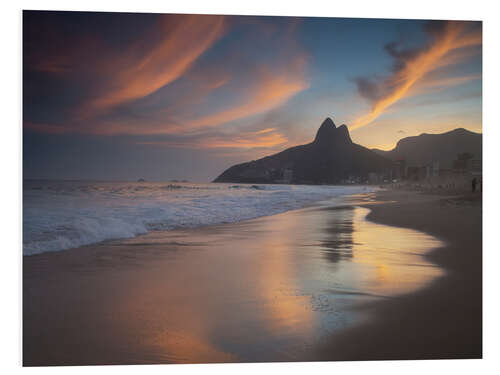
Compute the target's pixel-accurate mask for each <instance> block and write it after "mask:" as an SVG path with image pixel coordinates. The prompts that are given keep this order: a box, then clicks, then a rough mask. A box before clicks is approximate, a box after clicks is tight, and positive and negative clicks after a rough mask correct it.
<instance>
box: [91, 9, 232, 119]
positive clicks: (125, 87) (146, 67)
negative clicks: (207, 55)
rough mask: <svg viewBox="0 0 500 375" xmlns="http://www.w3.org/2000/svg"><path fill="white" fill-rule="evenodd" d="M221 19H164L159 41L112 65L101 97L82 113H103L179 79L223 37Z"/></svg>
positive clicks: (137, 47)
mask: <svg viewBox="0 0 500 375" xmlns="http://www.w3.org/2000/svg"><path fill="white" fill-rule="evenodd" d="M224 31H225V27H224V17H223V16H197V15H186V16H183V17H182V18H181V19H176V22H175V26H174V27H172V19H171V17H168V16H167V17H163V18H161V19H160V22H159V23H158V25H157V26H156V29H155V34H157V35H161V36H162V37H161V38H160V39H159V40H158V41H157V43H156V45H154V46H153V47H152V48H151V49H150V50H149V51H146V52H144V51H143V50H142V46H140V45H138V44H136V45H133V46H132V47H131V48H130V50H128V51H126V52H125V53H124V55H123V56H120V57H119V58H118V59H115V61H114V73H113V76H112V77H111V79H110V81H109V82H108V83H107V87H105V88H103V89H102V94H100V95H98V96H97V97H96V98H94V99H92V100H91V101H90V102H89V103H87V105H86V106H85V108H84V110H85V111H89V110H102V109H107V108H110V107H113V106H116V105H119V104H122V103H126V102H129V101H132V100H136V99H140V98H143V97H145V96H147V95H150V94H151V93H153V92H155V91H157V90H158V89H160V88H161V87H163V86H165V85H168V84H169V83H171V82H173V81H175V80H177V79H178V78H179V77H181V76H182V75H183V74H184V73H185V72H186V71H187V70H188V69H189V68H190V67H191V66H192V65H193V63H194V62H195V61H196V60H197V59H198V58H199V57H200V56H201V55H202V54H203V53H204V52H205V51H206V50H207V49H209V48H210V47H211V46H212V45H213V44H214V43H215V42H216V41H217V40H218V39H219V38H220V37H221V36H222V35H223V33H224Z"/></svg>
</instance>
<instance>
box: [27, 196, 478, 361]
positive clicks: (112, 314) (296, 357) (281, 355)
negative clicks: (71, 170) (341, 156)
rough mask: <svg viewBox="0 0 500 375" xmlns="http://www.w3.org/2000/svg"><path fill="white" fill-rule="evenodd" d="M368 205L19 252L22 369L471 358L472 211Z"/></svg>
mask: <svg viewBox="0 0 500 375" xmlns="http://www.w3.org/2000/svg"><path fill="white" fill-rule="evenodd" d="M379 200H381V201H385V203H383V204H375V203H376V202H374V201H373V197H370V196H366V197H354V198H353V200H352V202H350V204H349V205H345V206H342V207H329V206H328V205H322V206H317V207H310V208H307V209H303V210H297V211H290V212H287V213H284V214H280V215H274V216H270V217H264V218H259V219H255V220H249V221H246V222H241V223H237V224H225V225H220V226H212V227H205V228H198V229H192V230H182V231H181V230H179V231H171V232H154V233H150V234H148V235H145V236H140V237H137V238H134V239H130V240H123V241H115V242H108V243H105V244H99V245H95V246H87V247H83V248H79V249H73V250H68V251H62V252H58V253H46V254H40V255H36V256H29V257H24V259H23V363H24V365H25V366H33V365H34V366H37V365H89V364H134V363H208V362H255V361H257V362H265V361H309V360H349V359H351V360H362V359H382V358H383V359H396V358H404V359H416V358H457V357H458V358H462V357H466V358H471V357H474V358H475V357H478V356H480V355H481V343H480V340H481V331H480V330H481V246H480V245H481V221H480V220H481V211H480V206H478V203H477V202H475V201H472V202H471V203H469V202H468V201H463V200H458V201H454V200H450V201H446V200H445V201H443V197H436V196H430V195H426V196H424V195H417V194H416V193H413V192H412V193H405V192H382V193H378V194H377V197H376V201H379ZM392 200H396V201H397V202H396V203H394V202H389V201H392ZM457 202H459V203H457ZM460 202H466V203H465V204H462V203H460ZM363 205H365V206H367V207H370V209H372V212H371V213H370V214H369V215H368V218H369V219H370V220H369V221H367V220H366V219H365V218H364V216H365V215H366V213H367V212H368V210H367V209H366V208H358V207H359V206H363ZM478 220H479V221H478ZM377 223H378V224H377ZM382 224H384V225H382ZM385 224H389V225H393V226H386V225H385ZM394 225H398V226H399V227H404V228H407V229H402V228H397V227H394ZM415 229H416V230H417V231H416V230H415ZM420 231H422V232H426V233H429V234H431V235H433V236H436V237H438V238H439V239H442V240H443V241H446V243H445V244H444V243H442V242H440V241H439V240H437V239H436V238H435V237H431V236H429V235H426V234H424V233H422V232H420ZM431 248H438V249H437V250H436V251H433V252H432V253H429V254H428V255H426V256H425V257H424V256H423V254H425V253H427V252H428V251H429V249H431ZM436 264H438V265H439V266H440V267H437V266H436ZM443 270H445V271H443Z"/></svg>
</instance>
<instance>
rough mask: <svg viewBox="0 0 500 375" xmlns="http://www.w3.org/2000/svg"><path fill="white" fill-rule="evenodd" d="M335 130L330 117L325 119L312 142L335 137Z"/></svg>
mask: <svg viewBox="0 0 500 375" xmlns="http://www.w3.org/2000/svg"><path fill="white" fill-rule="evenodd" d="M335 130H337V127H336V126H335V123H334V122H333V120H332V119H331V118H330V117H327V118H326V119H325V121H323V123H322V124H321V126H320V127H319V129H318V132H317V133H316V138H314V142H319V141H320V140H326V139H331V138H333V137H334V136H335Z"/></svg>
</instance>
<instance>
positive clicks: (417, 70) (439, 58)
mask: <svg viewBox="0 0 500 375" xmlns="http://www.w3.org/2000/svg"><path fill="white" fill-rule="evenodd" d="M466 26H467V24H466V23H465V22H459V21H448V22H446V23H445V24H444V29H443V30H442V32H441V34H440V35H438V36H436V38H435V39H434V41H433V43H432V44H431V45H430V46H429V47H428V48H427V49H425V50H423V51H421V52H420V53H418V54H416V55H414V56H412V57H410V58H403V59H401V60H402V61H399V62H400V63H402V67H401V68H400V69H398V70H397V71H396V72H395V73H394V74H393V75H392V76H391V77H390V78H389V79H388V80H386V81H385V82H384V84H383V86H384V87H383V89H385V90H384V91H385V92H384V95H382V96H381V97H378V98H376V99H375V100H374V102H373V104H372V108H371V111H370V112H369V113H367V114H365V115H363V116H360V117H358V118H356V119H355V120H354V122H353V123H352V124H351V126H350V129H351V130H353V129H357V128H360V127H363V126H366V125H368V124H370V123H371V122H373V121H374V120H375V119H377V118H378V117H379V116H380V115H382V114H383V113H384V112H385V111H386V110H387V109H388V108H389V107H390V106H392V105H393V104H395V103H397V102H398V101H399V100H401V99H403V98H405V97H407V96H408V95H409V94H410V93H411V89H412V88H414V87H415V85H416V84H417V83H418V82H419V81H421V80H422V79H423V78H424V77H425V76H426V75H427V74H428V73H430V72H432V71H434V70H436V69H437V68H441V67H443V66H448V65H451V64H456V63H458V62H460V61H462V60H463V59H464V57H468V56H470V51H466V52H465V53H463V52H462V53H461V51H459V50H460V49H462V48H465V47H471V46H476V45H480V44H481V43H482V33H481V32H480V31H475V32H471V33H467V27H466ZM399 57H401V56H396V58H399Z"/></svg>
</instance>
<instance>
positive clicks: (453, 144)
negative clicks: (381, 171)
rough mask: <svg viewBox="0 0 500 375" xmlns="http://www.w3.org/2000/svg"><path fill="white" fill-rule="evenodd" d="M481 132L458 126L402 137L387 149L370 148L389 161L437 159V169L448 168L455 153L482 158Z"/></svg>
mask: <svg viewBox="0 0 500 375" xmlns="http://www.w3.org/2000/svg"><path fill="white" fill-rule="evenodd" d="M482 138H483V137H482V134H480V133H473V132H471V131H468V130H465V129H463V128H458V129H455V130H452V131H449V132H446V133H441V134H426V133H424V134H421V135H419V136H416V137H406V138H403V139H401V140H399V142H398V143H397V145H396V147H395V148H394V149H392V150H390V151H383V150H377V149H373V151H374V152H376V153H377V154H379V155H381V156H384V157H386V158H388V159H391V160H400V159H404V160H406V164H407V165H408V166H422V165H426V164H429V163H430V162H432V161H433V160H439V163H440V166H441V168H451V167H452V164H453V160H455V159H456V158H457V154H460V153H464V152H468V153H470V154H472V155H473V158H474V159H482V150H483V142H482Z"/></svg>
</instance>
